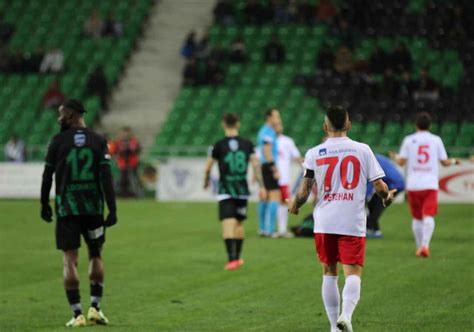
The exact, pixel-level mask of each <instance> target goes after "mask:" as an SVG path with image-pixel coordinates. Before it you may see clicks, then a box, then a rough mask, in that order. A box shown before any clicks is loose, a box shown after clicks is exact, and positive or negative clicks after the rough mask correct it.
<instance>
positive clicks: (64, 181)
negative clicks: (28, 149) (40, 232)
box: [46, 128, 110, 218]
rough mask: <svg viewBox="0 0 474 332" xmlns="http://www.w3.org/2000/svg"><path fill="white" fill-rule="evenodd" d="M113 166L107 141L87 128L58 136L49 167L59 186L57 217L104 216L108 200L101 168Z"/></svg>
mask: <svg viewBox="0 0 474 332" xmlns="http://www.w3.org/2000/svg"><path fill="white" fill-rule="evenodd" d="M104 163H110V155H109V152H108V146H107V141H106V140H105V138H104V137H102V136H100V135H98V134H96V133H94V132H93V131H91V130H89V129H87V128H70V129H68V130H66V131H64V132H61V133H59V134H58V135H56V136H54V137H53V139H52V140H51V143H50V145H49V147H48V152H47V155H46V166H47V167H52V168H53V169H54V173H55V184H56V215H57V216H58V217H59V218H62V217H66V216H77V215H101V214H103V211H104V199H103V193H102V187H101V182H100V176H101V172H100V168H101V165H102V164H104Z"/></svg>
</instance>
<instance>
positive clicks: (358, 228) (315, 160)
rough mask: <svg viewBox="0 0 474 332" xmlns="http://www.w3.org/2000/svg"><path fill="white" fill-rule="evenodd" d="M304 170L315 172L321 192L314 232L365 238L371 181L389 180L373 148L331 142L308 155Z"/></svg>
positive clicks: (345, 140)
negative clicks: (367, 197) (367, 194)
mask: <svg viewBox="0 0 474 332" xmlns="http://www.w3.org/2000/svg"><path fill="white" fill-rule="evenodd" d="M304 167H305V168H306V170H312V171H314V180H315V182H316V186H317V191H318V198H319V201H318V204H317V205H316V207H315V209H314V220H315V222H314V232H315V233H325V234H341V235H351V236H361V237H363V236H365V232H366V229H365V227H366V220H367V219H366V213H365V194H366V190H367V181H374V180H377V179H380V178H383V177H384V176H385V173H384V171H383V170H382V168H381V167H380V165H379V163H378V162H377V159H376V158H375V156H374V154H373V152H372V150H371V149H370V148H369V146H368V145H366V144H363V143H359V142H356V141H353V140H351V139H350V138H348V137H338V138H328V139H327V140H326V142H324V143H323V144H320V145H318V146H316V147H314V148H312V149H311V150H309V151H308V152H307V153H306V156H305V161H304Z"/></svg>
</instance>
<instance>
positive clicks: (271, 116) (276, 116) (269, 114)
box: [265, 107, 281, 129]
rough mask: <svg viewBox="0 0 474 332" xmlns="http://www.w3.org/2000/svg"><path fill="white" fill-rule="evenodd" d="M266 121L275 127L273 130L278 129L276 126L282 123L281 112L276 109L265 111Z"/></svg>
mask: <svg viewBox="0 0 474 332" xmlns="http://www.w3.org/2000/svg"><path fill="white" fill-rule="evenodd" d="M265 121H266V122H267V123H268V124H269V125H271V126H272V127H273V129H276V126H277V124H278V122H279V121H281V117H280V111H279V110H278V109H277V108H275V107H272V108H269V109H267V110H266V111H265Z"/></svg>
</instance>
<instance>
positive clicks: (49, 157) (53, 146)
mask: <svg viewBox="0 0 474 332" xmlns="http://www.w3.org/2000/svg"><path fill="white" fill-rule="evenodd" d="M57 150H58V143H57V140H56V138H55V137H54V138H53V139H52V140H51V142H50V143H49V145H48V151H47V152H46V158H45V164H46V166H49V167H52V168H55V167H56V154H57Z"/></svg>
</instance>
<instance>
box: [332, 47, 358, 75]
mask: <svg viewBox="0 0 474 332" xmlns="http://www.w3.org/2000/svg"><path fill="white" fill-rule="evenodd" d="M353 68H354V60H353V59H352V52H351V51H350V50H349V48H347V47H346V46H340V47H339V49H338V50H337V52H336V57H335V59H334V70H335V71H337V72H338V73H339V74H348V73H350V72H351V71H352V69H353Z"/></svg>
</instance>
